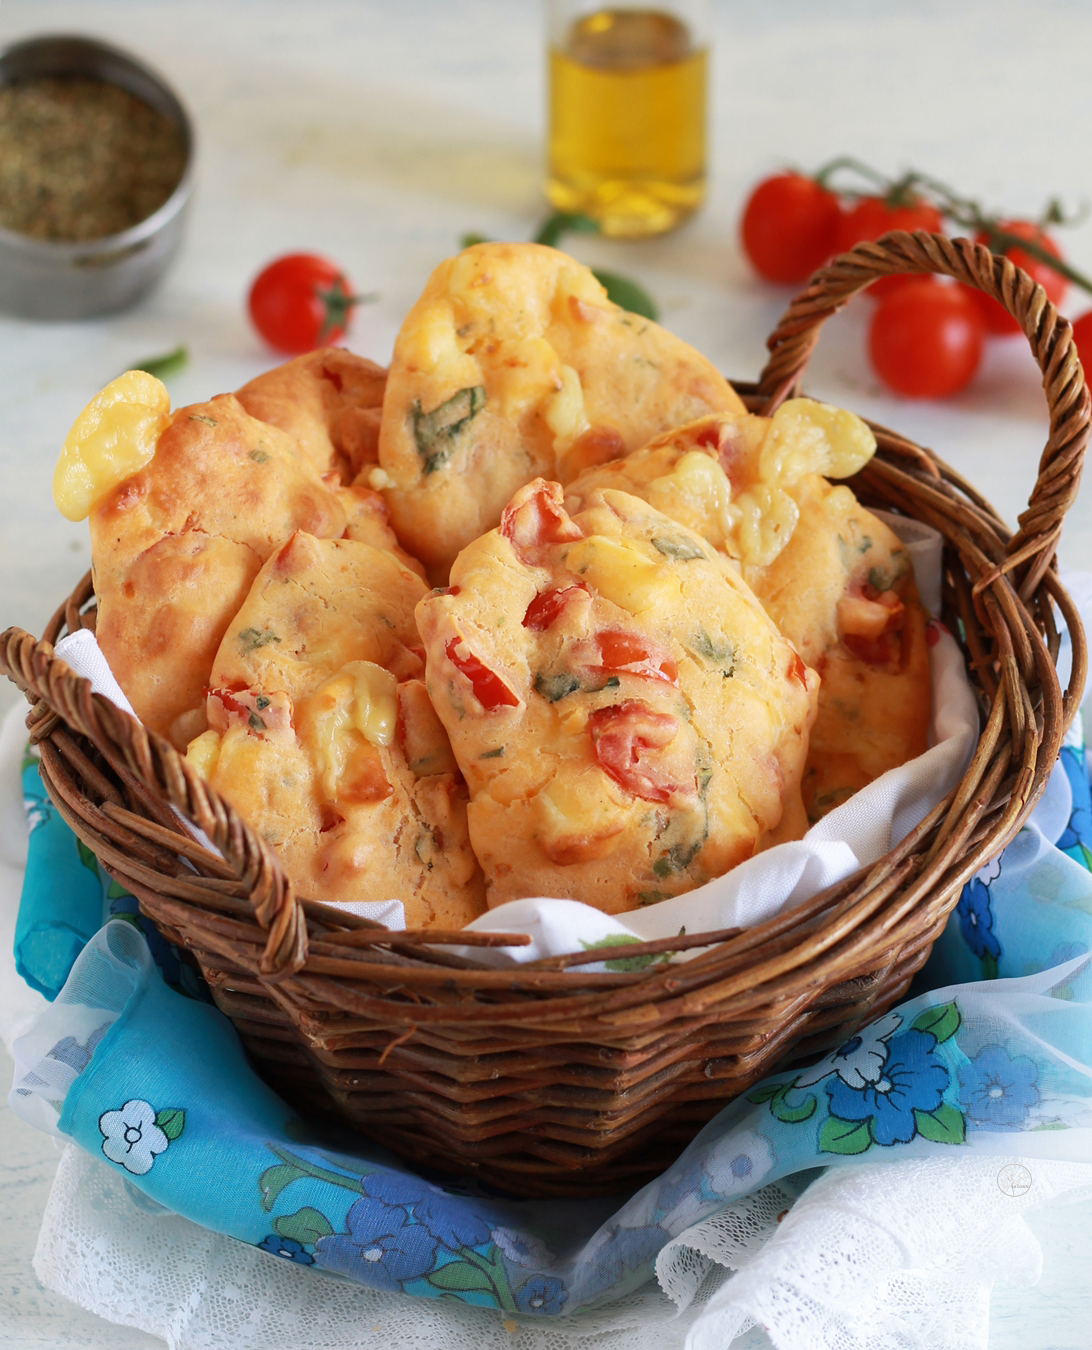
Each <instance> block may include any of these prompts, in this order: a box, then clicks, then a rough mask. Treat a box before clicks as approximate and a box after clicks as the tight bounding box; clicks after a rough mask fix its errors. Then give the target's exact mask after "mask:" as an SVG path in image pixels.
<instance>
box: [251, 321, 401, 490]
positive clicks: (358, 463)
mask: <svg viewBox="0 0 1092 1350" xmlns="http://www.w3.org/2000/svg"><path fill="white" fill-rule="evenodd" d="M386 386H387V372H386V370H384V368H383V367H382V366H377V365H376V364H375V363H374V361H366V360H365V359H364V357H362V356H354V355H353V353H352V352H347V351H343V350H342V349H341V348H339V347H322V348H320V349H319V350H318V351H314V352H307V353H306V355H304V356H297V357H296V358H295V360H293V361H286V362H285V364H284V365H281V366H276V367H274V369H273V370H268V371H266V372H265V374H264V375H259V376H258V377H257V378H256V379H253V380H251V381H250V382H249V384H244V385H243V387H242V388H241V389H240V390H239V391H238V393H237V394H236V396H235V397H236V398H237V399H238V400H239V402H240V403H241V404H242V405H243V407H244V408H245V409H246V410H247V412H248V413H250V415H251V417H256V418H257V419H258V420H259V422H268V423H270V425H272V426H275V427H279V428H280V429H281V431H283V432H285V433H287V435H288V436H289V437H290V438H291V440H292V443H293V444H294V445H295V447H296V449H297V450H298V451H299V453H300V455H301V456H302V457H303V458H304V459H306V460H308V461H309V462H310V463H311V464H313V465H314V467H315V468H316V469H318V471H319V473H323V474H325V473H329V472H330V471H331V470H333V471H334V472H336V473H337V475H338V477H339V479H341V480H342V481H344V482H346V483H349V482H351V481H352V480H353V478H355V477H356V476H357V475H358V474H360V473H361V472H362V471H363V470H365V469H366V468H367V467H368V466H369V465H374V464H376V462H377V460H378V452H379V422H380V417H381V415H382V410H383V391H384V389H385V388H386Z"/></svg>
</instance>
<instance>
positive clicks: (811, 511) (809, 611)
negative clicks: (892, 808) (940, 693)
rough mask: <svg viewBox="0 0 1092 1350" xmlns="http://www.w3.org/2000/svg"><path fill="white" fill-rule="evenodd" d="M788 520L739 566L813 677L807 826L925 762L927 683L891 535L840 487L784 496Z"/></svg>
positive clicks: (816, 482) (818, 486)
mask: <svg viewBox="0 0 1092 1350" xmlns="http://www.w3.org/2000/svg"><path fill="white" fill-rule="evenodd" d="M792 495H793V499H794V501H795V502H796V505H797V507H798V510H799V519H798V520H797V523H796V527H795V529H794V531H793V534H792V537H791V539H790V540H789V541H788V543H787V544H786V545H785V547H784V548H783V549H782V550H781V552H780V553H779V554H778V556H777V557H776V558H775V559H774V561H773V562H772V563H770V564H769V565H768V566H767V567H764V568H745V569H744V575H745V576H746V577H747V579H748V580H749V581H750V583H751V585H752V587H753V588H754V591H755V594H756V595H758V597H759V599H760V600H761V601H762V603H763V605H765V607H766V610H767V612H768V613H769V615H770V617H771V618H772V619H773V620H774V622H775V623H776V624H777V626H778V627H779V628H780V629H781V631H782V633H784V634H785V636H786V637H787V638H788V639H789V640H790V641H791V642H792V643H793V645H794V646H795V647H796V649H797V650H798V651H799V652H800V654H801V656H803V658H804V660H805V661H807V662H808V664H809V665H812V666H814V668H815V669H816V670H817V671H818V672H819V674H820V676H821V678H822V684H821V685H820V688H819V716H818V717H817V718H816V720H815V726H814V727H812V732H811V747H810V749H809V752H808V763H807V768H806V770H805V773H804V783H803V794H804V805H805V808H806V809H807V813H808V819H809V821H810V822H811V823H814V822H815V821H817V820H819V819H820V818H821V817H823V816H825V815H826V814H827V812H828V811H831V810H833V809H834V807H836V806H840V805H841V804H842V803H843V802H844V801H847V800H848V799H849V798H850V797H851V796H852V795H853V793H854V792H856V791H858V789H860V788H862V787H865V786H866V785H867V784H868V783H871V782H872V781H873V779H875V778H878V777H879V776H880V774H882V773H886V772H887V770H888V769H894V768H897V767H898V765H900V764H905V763H906V762H907V760H910V759H915V758H916V757H917V756H918V755H922V754H924V753H925V751H926V749H927V747H928V736H929V709H930V702H931V686H930V675H929V651H928V647H927V645H926V641H925V623H926V615H925V610H924V609H923V608H922V605H921V601H920V600H919V598H918V591H917V586H916V585H915V583H914V571H913V567H912V565H911V562H910V558H909V555H908V554H907V552H906V550H905V549H904V548H903V546H902V544H901V542H900V541H899V539H898V536H897V535H895V534H894V533H893V531H892V530H890V529H889V528H888V526H887V525H886V524H884V522H883V521H882V520H879V519H877V517H876V516H874V515H872V513H871V512H869V511H866V510H865V508H864V507H863V506H861V504H860V503H859V502H858V501H857V499H856V497H854V495H853V493H852V492H851V491H850V489H849V488H848V487H845V486H844V485H839V486H832V485H831V484H830V483H828V482H827V481H826V479H824V478H821V477H820V476H819V475H818V474H813V475H810V476H808V477H806V478H804V479H802V480H801V481H800V482H799V483H797V484H795V485H794V486H793V488H792Z"/></svg>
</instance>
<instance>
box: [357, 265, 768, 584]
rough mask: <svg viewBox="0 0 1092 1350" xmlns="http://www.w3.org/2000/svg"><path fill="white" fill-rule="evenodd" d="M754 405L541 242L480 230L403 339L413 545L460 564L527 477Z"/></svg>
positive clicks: (389, 447) (397, 391)
mask: <svg viewBox="0 0 1092 1350" xmlns="http://www.w3.org/2000/svg"><path fill="white" fill-rule="evenodd" d="M742 411H743V405H742V403H741V402H740V400H739V398H738V397H737V395H736V394H735V392H734V391H733V389H732V388H731V386H730V385H729V384H728V382H727V381H726V380H725V379H724V377H723V376H722V375H721V374H720V373H719V372H718V371H717V370H716V369H715V368H714V367H713V366H712V365H711V364H710V362H709V361H707V360H706V359H705V357H703V356H701V355H699V353H698V352H696V351H694V349H693V348H692V347H689V346H688V345H687V344H686V343H685V342H683V341H681V340H680V339H679V338H677V337H674V336H673V335H672V334H671V333H668V332H666V331H665V330H664V329H662V328H660V327H659V326H658V325H657V324H655V323H652V322H651V321H650V320H648V319H643V318H640V317H638V316H637V315H635V314H630V313H627V312H626V311H625V310H623V309H619V308H618V306H617V305H614V304H612V303H611V302H610V301H609V300H608V299H607V295H606V292H605V291H604V290H603V287H602V286H601V285H600V284H599V282H598V281H596V279H595V277H594V276H593V275H592V273H591V272H590V270H589V269H588V268H586V267H583V266H582V265H581V264H579V263H577V262H575V261H574V260H573V259H572V258H570V257H568V256H567V255H566V254H564V253H560V252H558V251H557V250H555V249H551V248H545V247H543V246H542V245H539V244H477V245H475V246H474V247H473V248H469V249H466V250H465V251H464V252H462V253H460V254H459V255H458V256H457V257H455V258H450V259H448V260H447V261H446V262H444V263H441V264H440V266H439V267H438V268H437V269H436V271H435V272H433V274H432V276H431V277H430V278H429V281H428V284H427V285H426V287H425V289H424V292H423V294H422V295H421V298H420V299H419V300H418V301H417V303H416V304H415V305H414V306H413V308H412V309H411V310H410V312H409V314H408V315H407V316H406V319H405V321H404V323H403V325H402V329H401V332H400V333H399V335H398V339H397V341H396V343H395V348H394V358H393V360H392V362H391V367H390V373H389V376H388V380H387V390H386V395H385V398H384V402H383V420H382V426H381V429H380V435H379V467H380V470H381V477H380V476H376V475H375V473H374V471H369V476H368V482H369V483H371V484H372V485H373V486H374V485H378V484H380V483H382V484H383V485H384V486H383V491H384V492H385V495H386V497H387V501H388V502H389V504H390V508H391V514H392V518H393V521H394V527H395V530H396V532H397V534H398V537H399V539H400V540H401V542H402V544H403V546H404V547H405V548H407V549H408V550H409V552H410V553H412V554H413V555H414V556H415V557H419V558H420V559H422V561H423V562H424V563H425V564H426V566H427V568H428V570H429V574H430V576H432V577H433V579H434V580H437V581H442V580H445V579H446V575H447V570H448V568H449V567H450V565H451V563H452V561H453V560H454V558H455V555H456V554H457V553H458V552H459V550H460V549H462V548H464V547H465V546H466V545H467V544H469V543H470V542H471V541H472V540H474V539H476V538H477V537H478V536H479V535H480V534H482V533H484V532H485V531H486V530H490V529H492V528H494V527H495V526H496V524H497V522H498V521H499V520H500V514H501V511H502V509H503V507H504V506H505V504H506V503H507V502H508V500H509V498H510V497H511V496H512V494H513V493H514V492H515V491H516V490H517V488H519V487H521V486H523V485H524V484H525V483H528V482H530V481H531V479H533V478H535V477H537V476H538V475H545V476H546V477H548V478H551V479H555V478H556V479H559V480H560V481H562V482H566V481H568V479H569V478H571V477H572V476H574V475H575V474H576V473H578V472H580V470H581V469H583V468H584V467H586V466H587V465H588V464H592V463H599V462H603V461H605V460H609V459H614V458H616V457H617V456H619V455H621V454H624V453H625V452H626V451H627V450H633V449H636V448H637V447H638V446H641V445H644V444H646V443H647V442H648V441H649V440H651V438H652V437H653V436H656V435H658V434H659V433H660V432H662V431H665V430H667V429H668V428H669V427H673V426H677V425H678V424H679V423H682V422H687V421H690V420H691V419H693V418H695V417H698V416H700V415H702V414H704V413H709V412H731V413H740V412H742Z"/></svg>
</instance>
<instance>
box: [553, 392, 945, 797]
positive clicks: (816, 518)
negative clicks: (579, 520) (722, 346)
mask: <svg viewBox="0 0 1092 1350" xmlns="http://www.w3.org/2000/svg"><path fill="white" fill-rule="evenodd" d="M874 450H875V438H874V437H873V435H872V433H871V431H869V429H868V428H867V427H866V426H865V425H864V423H863V422H861V421H860V419H859V418H856V417H854V416H853V414H852V413H847V412H842V411H841V410H839V409H834V408H828V407H827V406H826V405H824V404H818V403H814V402H813V401H812V400H810V399H791V400H789V401H788V402H786V403H784V404H782V405H781V407H780V408H779V409H778V410H777V412H776V413H775V414H774V416H773V418H764V417H756V416H752V415H745V416H743V417H726V416H720V417H706V418H701V419H699V420H698V421H695V422H692V423H690V424H689V425H687V426H683V427H679V428H677V429H676V430H674V431H672V432H669V433H667V434H666V435H664V436H661V437H659V438H658V439H656V440H654V441H653V442H652V443H651V444H650V445H648V446H646V447H644V448H643V449H641V450H637V451H634V452H633V453H632V454H629V455H627V456H625V457H624V458H622V459H620V460H616V461H614V462H613V463H611V464H604V465H601V466H599V467H598V468H595V469H591V470H588V471H587V472H586V473H584V474H582V475H581V476H580V477H579V478H578V479H576V481H575V482H573V483H571V484H570V485H569V487H568V488H567V489H566V494H565V502H566V506H567V507H568V508H569V509H570V510H574V511H576V510H579V509H581V507H582V506H584V505H586V504H588V503H590V502H592V501H594V500H595V498H596V494H597V493H598V492H601V491H602V490H603V489H604V488H608V487H618V488H622V489H624V490H626V491H629V492H632V493H634V494H635V495H637V496H640V497H642V498H644V499H645V500H647V501H648V502H649V503H650V504H651V505H653V506H655V507H656V508H657V509H658V510H661V511H662V512H663V513H664V514H665V515H668V516H670V517H671V518H672V519H673V520H677V521H679V522H680V523H681V524H684V525H687V526H689V527H690V528H691V529H693V530H695V531H696V532H697V533H698V534H700V535H701V536H702V537H703V538H704V539H706V540H707V541H708V542H709V543H711V544H712V545H713V546H714V547H715V548H717V549H718V550H720V551H721V552H722V553H723V554H724V555H725V557H726V558H730V559H731V560H732V561H733V562H734V563H735V564H736V565H737V566H738V567H739V568H740V569H741V571H742V573H743V576H744V578H745V579H746V581H747V582H748V584H749V585H750V586H751V588H752V590H753V591H754V593H755V595H756V596H757V597H758V599H759V600H760V601H761V602H762V604H763V606H764V607H765V609H766V610H767V612H768V613H769V615H770V617H771V618H772V619H773V620H774V622H775V623H776V624H777V626H778V628H779V629H780V631H781V632H782V634H783V635H784V636H785V637H787V638H788V639H789V641H790V642H791V643H792V644H793V646H794V647H795V648H796V649H797V651H798V652H799V653H800V655H801V656H802V657H803V658H804V661H805V662H806V663H807V664H808V665H809V666H811V667H813V668H814V669H815V670H817V671H818V672H819V674H820V676H821V677H822V684H821V685H820V689H819V714H818V718H817V720H816V723H815V726H814V727H813V728H812V732H811V742H810V749H809V752H808V767H807V772H806V775H805V779H804V800H805V804H806V806H807V809H808V816H809V819H810V820H812V821H815V820H817V819H819V818H820V817H821V816H823V815H825V814H826V813H827V811H829V810H831V809H832V808H833V807H834V806H837V805H839V804H840V803H841V802H843V801H845V800H846V799H847V798H848V797H849V796H851V795H852V793H853V792H855V791H856V790H857V789H858V788H861V787H864V786H865V785H866V784H867V783H870V782H872V780H873V779H874V778H877V777H879V775H880V774H881V773H884V772H886V770H888V769H892V768H895V767H896V766H898V765H899V764H904V763H905V762H906V761H907V760H909V759H913V758H915V757H916V756H917V755H920V754H922V753H923V752H924V750H925V749H926V737H927V731H928V718H929V706H930V681H929V662H928V654H927V650H926V646H925V613H924V610H923V609H922V607H921V603H920V601H919V599H918V595H917V589H916V587H915V584H914V576H913V569H912V567H911V565H910V560H909V557H908V555H907V554H906V552H905V550H904V549H903V547H902V545H901V544H900V542H899V540H898V538H897V537H896V536H895V535H894V534H893V533H892V531H891V530H890V529H889V528H888V527H887V526H886V525H885V524H883V522H882V521H880V520H878V519H877V518H876V517H875V516H873V515H871V514H870V513H869V512H868V511H866V510H865V509H864V507H862V506H861V505H860V504H859V503H858V501H857V499H856V498H855V497H854V495H853V493H852V492H851V491H850V489H849V488H847V487H833V486H832V485H831V484H830V483H829V482H828V481H827V478H828V477H844V476H848V475H850V474H852V473H855V472H856V471H857V470H858V469H860V468H861V467H863V465H864V464H865V463H867V462H868V460H869V459H870V458H871V456H872V454H873V452H874ZM824 475H825V476H824Z"/></svg>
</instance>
